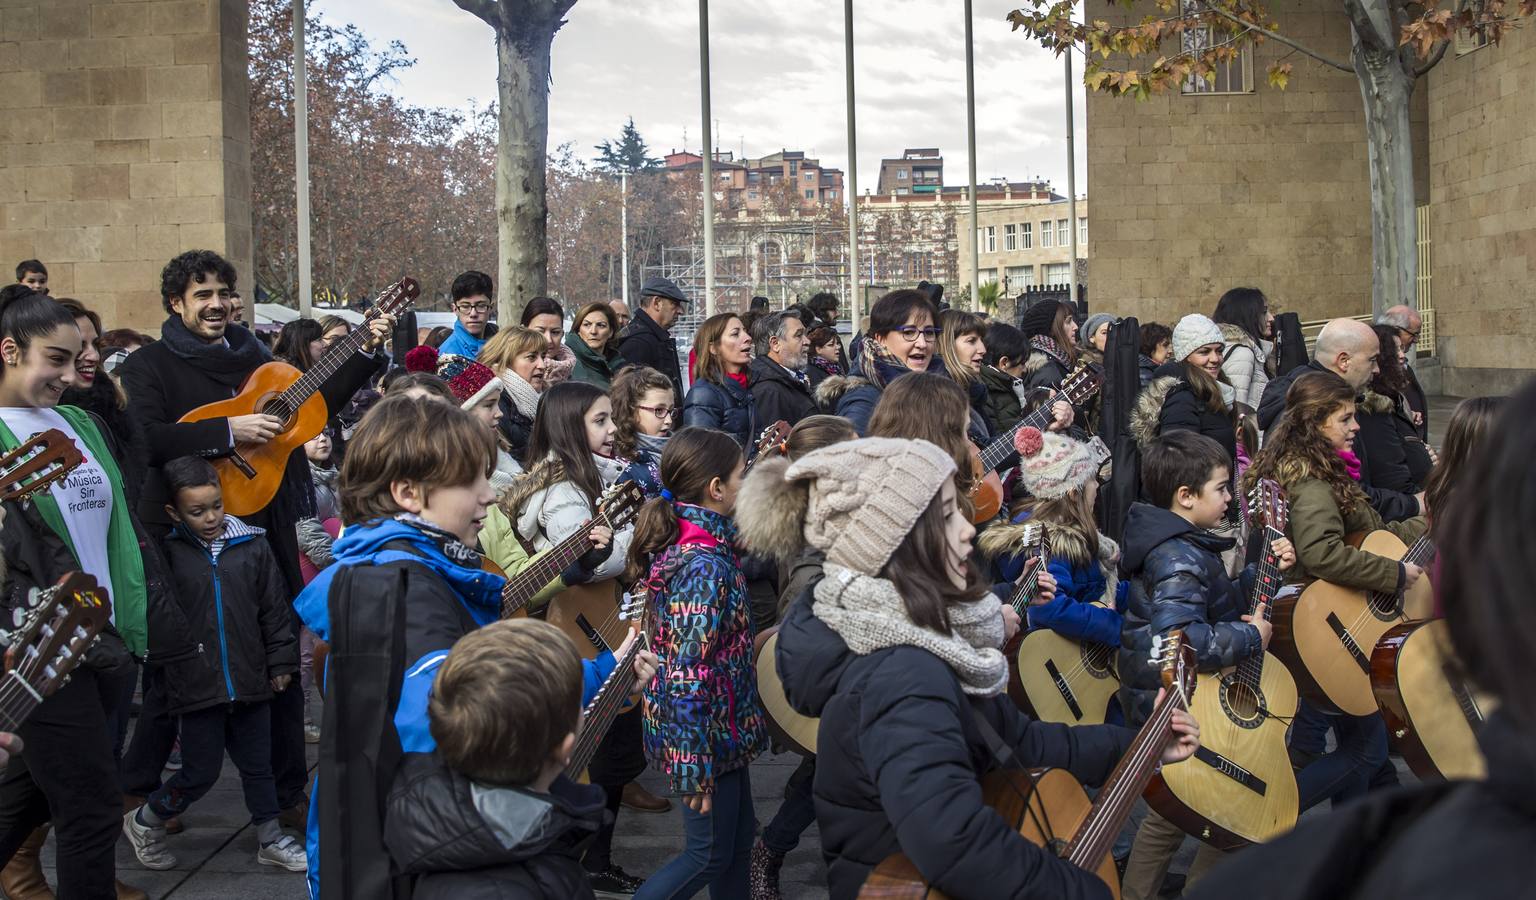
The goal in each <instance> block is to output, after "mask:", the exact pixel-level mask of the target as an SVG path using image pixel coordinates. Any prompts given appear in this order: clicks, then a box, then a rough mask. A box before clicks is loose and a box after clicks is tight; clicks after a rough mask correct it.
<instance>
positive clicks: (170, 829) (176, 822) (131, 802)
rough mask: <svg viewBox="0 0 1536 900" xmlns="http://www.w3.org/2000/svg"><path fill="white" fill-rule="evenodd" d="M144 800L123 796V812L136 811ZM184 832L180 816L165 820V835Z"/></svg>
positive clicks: (137, 797)
mask: <svg viewBox="0 0 1536 900" xmlns="http://www.w3.org/2000/svg"><path fill="white" fill-rule="evenodd" d="M144 800H145V798H144V797H140V796H139V795H137V794H124V795H123V812H125V813H126V812H132V811H134V810H136V809H138V808H139V807H141V806H143V805H144ZM184 830H186V829H185V828H183V827H182V824H181V816H171V817H170V818H169V819H166V820H165V833H166V834H181V833H182V832H183V831H184ZM129 890H130V891H131V890H136V888H129Z"/></svg>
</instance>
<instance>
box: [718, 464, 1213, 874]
mask: <svg viewBox="0 0 1536 900" xmlns="http://www.w3.org/2000/svg"><path fill="white" fill-rule="evenodd" d="M954 473H955V464H954V462H953V460H951V459H950V457H949V455H948V454H946V453H945V452H944V451H942V450H940V449H939V448H938V447H936V446H934V445H932V444H929V443H927V442H925V441H910V440H897V439H886V438H870V439H866V440H860V441H850V442H846V443H841V444H835V445H833V446H831V447H827V448H825V449H823V450H818V451H816V452H814V453H811V454H809V455H807V456H805V457H802V458H801V459H800V460H799V461H797V462H795V463H794V464H793V465H789V464H787V463H786V462H784V461H780V460H770V461H768V462H766V463H763V464H761V465H759V466H757V467H756V469H755V470H754V471H753V472H752V474H751V476H750V477H749V478H748V479H747V485H746V486H744V488H743V493H742V496H741V497H740V498H739V500H738V504H737V510H738V513H737V518H738V523H739V524H740V525H741V528H742V531H741V535H742V538H743V540H744V541H745V542H746V544H747V546H749V547H751V548H753V549H755V550H758V551H759V552H762V551H766V550H770V549H771V550H772V551H773V552H775V553H776V554H783V553H786V552H790V551H793V550H795V549H797V548H798V546H799V545H801V544H803V543H809V544H810V545H812V546H814V547H817V548H819V549H822V550H824V551H825V553H826V555H827V562H826V577H825V578H823V579H822V580H821V581H820V582H819V583H818V584H817V585H816V587H815V588H814V589H813V590H812V591H811V592H810V593H809V594H807V595H806V596H802V597H801V598H800V599H799V600H798V601H796V602H795V603H794V604H793V605H792V606H791V607H790V609H789V611H788V612H787V614H786V617H785V621H784V622H783V624H782V625H781V626H780V631H779V643H778V656H777V663H778V668H779V671H780V672H781V673H782V674H783V677H784V688H785V693H786V696H787V697H788V699H789V701H790V703H791V704H792V705H793V706H794V707H795V708H796V709H797V710H798V711H799V712H801V713H802V714H804V715H810V716H819V717H821V728H820V731H819V733H818V735H817V773H816V781H815V793H816V810H817V822H818V824H819V825H820V827H821V836H822V848H823V850H824V851H825V853H826V854H827V856H828V857H829V859H830V866H829V872H828V883H829V888H830V893H831V896H832V897H833V898H839V900H841V898H851V897H854V896H855V895H856V894H857V893H858V891H859V888H860V886H861V885H862V884H863V883H864V881H865V879H866V877H867V876H868V875H869V873H870V872H871V870H873V869H874V867H875V866H877V865H878V864H879V863H880V862H881V861H882V860H884V859H885V858H886V857H888V856H890V855H892V854H894V853H897V852H902V853H905V854H906V855H907V857H908V858H909V859H910V860H911V861H912V862H913V863H914V864H915V865H916V867H917V869H918V871H919V872H921V873H922V874H923V876H924V877H925V878H926V879H927V880H928V881H929V883H930V884H931V885H932V886H933V887H935V888H937V889H938V890H941V891H943V892H944V893H946V894H948V895H949V896H952V897H957V898H964V897H983V896H985V897H997V896H1040V897H1088V896H1095V895H1098V894H1101V893H1102V892H1103V891H1104V885H1103V884H1102V883H1100V882H1099V881H1098V879H1097V876H1096V875H1094V874H1092V873H1089V872H1086V871H1083V870H1082V869H1079V868H1076V867H1075V866H1073V865H1071V864H1070V863H1067V862H1066V861H1064V860H1062V859H1060V858H1058V857H1057V856H1055V855H1054V854H1053V853H1051V852H1050V851H1048V850H1045V849H1042V848H1040V847H1037V846H1035V845H1034V844H1031V843H1029V842H1028V841H1026V840H1025V839H1024V838H1023V837H1021V836H1020V835H1019V834H1018V833H1017V832H1016V831H1014V830H1013V829H1011V828H1009V827H1008V826H1007V825H1006V824H1005V823H1004V821H1003V820H1002V819H1001V818H1000V817H998V816H997V815H996V814H995V813H994V812H992V811H991V810H990V809H988V808H987V807H986V806H985V805H984V804H983V803H982V802H981V793H980V791H979V790H978V784H977V782H978V779H979V778H980V776H981V775H982V774H983V773H985V771H987V770H988V769H990V768H992V767H993V766H994V765H995V764H997V762H998V761H997V760H996V758H995V757H994V754H993V750H992V749H991V748H990V747H989V744H988V740H987V738H986V737H985V736H984V732H986V731H990V732H992V733H994V734H995V735H997V736H998V739H1000V740H1001V741H1002V743H1003V744H1005V745H1006V746H1007V747H1008V748H1009V749H1010V750H1011V751H1012V752H1013V753H1014V754H1015V755H1016V756H1017V760H1018V763H1019V764H1021V765H1023V766H1026V767H1035V766H1064V767H1067V768H1069V770H1070V771H1072V772H1073V774H1074V775H1076V776H1077V777H1078V778H1080V779H1082V780H1083V781H1085V782H1087V783H1090V784H1098V783H1101V782H1102V781H1103V780H1104V779H1105V778H1106V777H1107V776H1108V775H1109V773H1110V772H1111V770H1112V769H1113V768H1114V766H1115V763H1116V762H1117V761H1118V759H1119V757H1120V756H1121V755H1122V754H1123V753H1124V751H1125V748H1126V747H1127V746H1129V742H1130V739H1131V732H1129V731H1127V730H1126V729H1123V728H1119V727H1116V726H1108V725H1105V726H1084V727H1080V728H1066V727H1064V726H1056V725H1046V724H1043V723H1039V722H1034V721H1032V720H1030V719H1028V718H1026V717H1025V716H1024V715H1023V714H1021V713H1020V712H1019V711H1018V709H1017V708H1016V707H1015V706H1014V705H1013V703H1012V701H1011V700H1009V699H1008V696H1007V694H1006V686H1007V680H1008V667H1007V662H1006V661H1005V660H1004V658H1003V656H1002V653H1001V652H999V649H998V648H999V646H1000V644H1001V642H1002V638H1003V628H1002V621H1001V617H1000V615H999V608H998V605H997V601H996V599H995V598H992V597H991V596H990V595H989V594H988V593H987V592H986V590H985V589H984V588H983V587H982V586H981V585H980V584H979V583H978V582H979V579H978V577H977V575H976V573H975V572H974V570H973V569H972V567H971V564H970V550H971V539H972V537H973V536H974V535H975V529H974V528H973V527H972V526H971V524H970V522H969V520H968V519H967V517H966V516H965V515H963V514H962V513H961V511H960V508H959V503H958V497H957V495H956V492H955V485H954V477H953V476H954ZM775 491H776V492H777V494H778V495H779V496H780V499H779V500H778V501H776V502H774V503H754V502H752V499H751V498H752V497H753V496H766V495H768V494H769V493H771V492H775ZM1174 721H1175V725H1174V728H1175V731H1176V734H1175V735H1173V736H1172V737H1170V742H1169V746H1168V747H1167V748H1166V749H1165V750H1164V752H1163V759H1164V760H1165V761H1174V760H1178V759H1184V758H1187V757H1188V756H1189V755H1191V754H1192V753H1193V752H1194V749H1195V746H1196V745H1197V741H1196V739H1195V735H1196V734H1198V729H1197V727H1196V726H1195V724H1194V720H1193V719H1191V718H1189V717H1188V716H1186V715H1183V714H1177V715H1176V717H1175V720H1174ZM981 723H985V727H983V725H982V724H981Z"/></svg>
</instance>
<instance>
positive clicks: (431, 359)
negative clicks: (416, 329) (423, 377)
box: [405, 344, 437, 373]
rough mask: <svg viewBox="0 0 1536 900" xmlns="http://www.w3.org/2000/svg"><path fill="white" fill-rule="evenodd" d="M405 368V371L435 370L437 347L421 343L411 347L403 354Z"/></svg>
mask: <svg viewBox="0 0 1536 900" xmlns="http://www.w3.org/2000/svg"><path fill="white" fill-rule="evenodd" d="M405 370H406V371H407V372H434V373H435V372H436V371H437V348H436V347H429V346H427V345H426V344H422V345H421V346H419V347H412V348H411V349H410V350H409V351H407V352H406V354H405Z"/></svg>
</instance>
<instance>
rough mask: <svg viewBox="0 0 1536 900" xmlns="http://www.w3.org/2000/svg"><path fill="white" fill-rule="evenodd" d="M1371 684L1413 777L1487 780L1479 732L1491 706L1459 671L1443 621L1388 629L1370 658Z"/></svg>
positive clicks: (1389, 728)
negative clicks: (1479, 744) (1479, 742)
mask: <svg viewBox="0 0 1536 900" xmlns="http://www.w3.org/2000/svg"><path fill="white" fill-rule="evenodd" d="M1371 685H1372V687H1373V688H1374V689H1375V693H1376V700H1377V702H1378V703H1379V704H1380V705H1381V714H1382V716H1384V717H1385V718H1386V722H1387V733H1388V734H1390V735H1391V736H1392V740H1393V742H1394V743H1395V744H1396V746H1397V750H1398V752H1400V753H1401V754H1402V755H1403V760H1404V761H1405V762H1407V763H1408V767H1409V768H1410V769H1412V770H1413V773H1414V774H1415V775H1417V776H1419V777H1420V778H1424V779H1436V780H1438V779H1447V778H1485V777H1487V774H1488V765H1487V761H1486V760H1484V759H1483V752H1482V750H1481V749H1480V748H1479V747H1478V744H1477V731H1476V729H1477V727H1478V726H1480V725H1481V724H1482V720H1483V715H1484V712H1485V710H1486V709H1487V708H1488V704H1487V701H1486V700H1485V699H1484V698H1481V697H1478V696H1476V695H1475V694H1474V693H1473V692H1472V689H1471V687H1470V686H1469V685H1468V684H1467V682H1466V680H1465V679H1464V678H1463V677H1462V676H1461V675H1460V673H1459V672H1457V671H1456V669H1455V666H1454V656H1453V650H1452V648H1451V643H1450V634H1449V630H1448V629H1447V628H1446V624H1445V620H1443V619H1435V620H1432V621H1421V622H1408V623H1405V624H1402V625H1398V626H1396V627H1394V628H1392V629H1390V630H1389V631H1388V632H1387V633H1386V635H1385V636H1383V637H1382V639H1381V641H1380V642H1379V643H1377V644H1376V649H1375V650H1374V651H1373V652H1372V653H1371Z"/></svg>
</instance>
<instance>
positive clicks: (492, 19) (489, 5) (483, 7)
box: [453, 0, 501, 28]
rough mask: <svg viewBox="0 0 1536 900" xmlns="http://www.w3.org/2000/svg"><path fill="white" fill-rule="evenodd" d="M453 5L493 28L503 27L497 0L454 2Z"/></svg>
mask: <svg viewBox="0 0 1536 900" xmlns="http://www.w3.org/2000/svg"><path fill="white" fill-rule="evenodd" d="M453 3H454V5H455V6H457V7H458V8H459V9H462V10H464V11H465V12H467V13H470V14H472V15H474V16H475V18H477V19H480V20H481V21H482V22H484V23H485V24H487V25H489V26H491V27H492V28H499V27H500V26H501V11H500V10H499V9H498V8H497V3H496V0H453Z"/></svg>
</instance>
